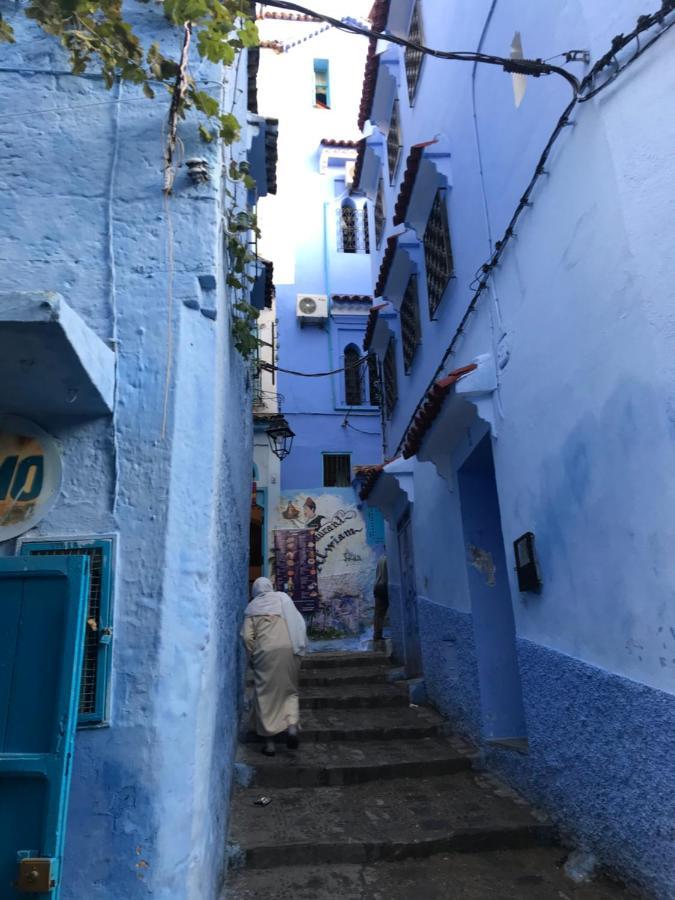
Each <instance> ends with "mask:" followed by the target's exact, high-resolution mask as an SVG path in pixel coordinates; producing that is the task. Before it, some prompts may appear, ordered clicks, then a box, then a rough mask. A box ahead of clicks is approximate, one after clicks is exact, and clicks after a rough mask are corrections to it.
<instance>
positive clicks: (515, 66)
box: [262, 0, 580, 96]
mask: <svg viewBox="0 0 675 900" xmlns="http://www.w3.org/2000/svg"><path fill="white" fill-rule="evenodd" d="M262 6H263V7H264V6H274V7H277V8H278V9H285V10H287V11H290V12H298V13H302V14H303V15H311V16H315V17H316V18H318V19H320V20H321V21H323V22H327V23H328V24H329V25H332V26H333V27H334V28H337V29H338V30H339V31H346V32H348V33H350V34H358V35H361V36H362V37H367V38H371V39H373V40H382V41H387V42H389V43H390V44H398V46H400V47H403V48H405V49H409V50H416V51H417V52H419V53H423V54H424V55H425V56H433V57H435V58H436V59H449V60H455V61H456V62H481V63H486V64H487V65H492V66H500V67H501V68H503V69H504V71H505V72H512V73H518V74H522V75H532V76H533V77H535V78H539V77H540V76H541V75H560V77H561V78H564V79H565V81H567V82H568V83H569V85H570V86H571V88H572V90H573V92H574V95H575V96H576V95H577V94H578V92H579V87H580V83H579V81H578V79H577V78H575V77H574V75H572V73H571V72H568V71H567V70H566V69H563V68H562V67H561V66H553V65H551V64H550V63H547V62H545V61H544V60H543V59H511V58H510V57H509V58H507V57H504V56H493V55H491V54H489V53H473V52H471V51H468V50H436V49H434V48H433V47H426V46H425V45H423V44H416V43H414V42H413V41H408V40H406V38H402V37H398V36H397V35H394V34H384V33H382V32H381V31H375V30H374V29H372V28H366V27H364V26H362V25H357V24H356V23H355V22H353V21H349V20H347V19H335V18H334V17H333V16H329V15H326V14H325V13H319V12H316V11H315V10H312V9H308V8H307V7H305V6H302V5H301V4H299V3H293V2H290V0H265V2H264V3H262Z"/></svg>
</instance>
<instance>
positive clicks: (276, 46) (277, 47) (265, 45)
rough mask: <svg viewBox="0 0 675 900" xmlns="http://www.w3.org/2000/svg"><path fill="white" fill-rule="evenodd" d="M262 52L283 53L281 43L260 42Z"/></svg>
mask: <svg viewBox="0 0 675 900" xmlns="http://www.w3.org/2000/svg"><path fill="white" fill-rule="evenodd" d="M260 46H261V47H262V49H263V50H274V52H275V53H283V52H284V45H283V44H282V43H281V41H260Z"/></svg>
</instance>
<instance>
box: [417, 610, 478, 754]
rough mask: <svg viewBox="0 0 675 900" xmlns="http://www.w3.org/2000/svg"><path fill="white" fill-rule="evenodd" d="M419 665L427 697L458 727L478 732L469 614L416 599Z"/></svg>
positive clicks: (475, 670)
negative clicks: (420, 659) (418, 630)
mask: <svg viewBox="0 0 675 900" xmlns="http://www.w3.org/2000/svg"><path fill="white" fill-rule="evenodd" d="M417 611H418V621H419V629H420V642H421V645H422V666H423V670H424V677H425V679H426V685H427V693H428V695H429V699H430V700H431V702H432V703H433V704H434V706H436V707H437V709H438V710H439V711H440V712H441V713H442V714H443V715H444V716H447V717H448V719H450V720H451V721H452V722H453V724H455V725H456V726H457V727H458V728H459V729H460V730H462V731H466V732H468V733H469V734H471V735H472V736H473V737H478V735H479V734H480V692H479V688H478V669H477V667H476V651H475V645H474V636H473V622H472V619H471V616H470V615H469V614H468V613H463V612H458V611H457V610H455V609H451V608H450V607H448V606H441V605H440V604H438V603H433V602H430V601H428V600H425V599H423V598H418V601H417Z"/></svg>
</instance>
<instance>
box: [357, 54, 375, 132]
mask: <svg viewBox="0 0 675 900" xmlns="http://www.w3.org/2000/svg"><path fill="white" fill-rule="evenodd" d="M376 51H377V38H374V37H371V39H370V43H369V44H368V55H367V56H366V68H365V70H364V73H363V89H362V91H361V105H360V106H359V118H358V125H359V128H360V129H361V130H363V126H364V125H365V124H366V119H367V118H368V116H369V115H370V110H371V107H372V105H373V97H374V96H375V84H376V83H377V72H378V69H379V67H380V57H379V56H378V55H377V52H376Z"/></svg>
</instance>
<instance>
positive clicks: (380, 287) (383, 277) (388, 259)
mask: <svg viewBox="0 0 675 900" xmlns="http://www.w3.org/2000/svg"><path fill="white" fill-rule="evenodd" d="M398 238H399V236H398V235H397V234H393V235H392V236H391V237H390V238H387V246H386V247H385V250H384V255H383V256H382V265H381V266H380V271H379V274H378V276H377V281H376V283H375V292H374V293H375V296H376V297H381V296H382V294H383V293H384V287H385V285H386V283H387V278H389V272H390V271H391V266H392V263H393V262H394V256H395V255H396V246H397V244H398Z"/></svg>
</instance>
